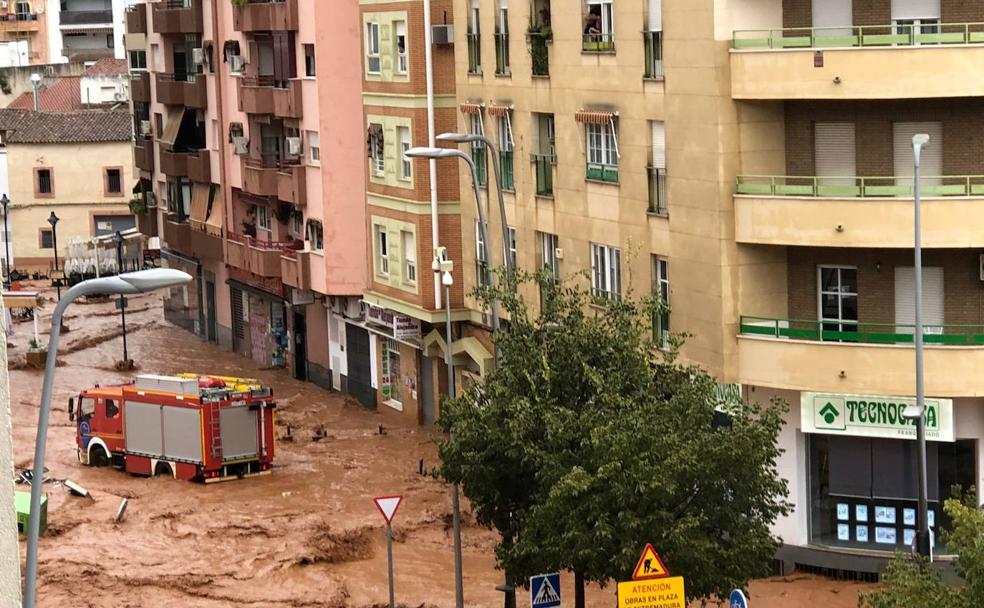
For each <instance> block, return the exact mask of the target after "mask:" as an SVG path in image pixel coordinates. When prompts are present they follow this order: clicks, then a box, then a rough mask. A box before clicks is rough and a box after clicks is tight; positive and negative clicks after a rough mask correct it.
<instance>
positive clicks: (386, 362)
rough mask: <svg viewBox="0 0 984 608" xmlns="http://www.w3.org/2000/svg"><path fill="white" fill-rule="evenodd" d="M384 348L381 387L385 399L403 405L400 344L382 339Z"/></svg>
mask: <svg viewBox="0 0 984 608" xmlns="http://www.w3.org/2000/svg"><path fill="white" fill-rule="evenodd" d="M380 343H381V346H382V349H381V350H382V369H381V370H380V371H382V375H383V377H382V378H381V380H382V381H381V382H380V385H381V386H382V390H383V399H385V400H386V401H392V402H394V403H396V404H399V403H401V401H402V396H401V391H400V384H401V382H402V374H401V371H400V343H399V342H397V341H396V340H391V339H389V338H380Z"/></svg>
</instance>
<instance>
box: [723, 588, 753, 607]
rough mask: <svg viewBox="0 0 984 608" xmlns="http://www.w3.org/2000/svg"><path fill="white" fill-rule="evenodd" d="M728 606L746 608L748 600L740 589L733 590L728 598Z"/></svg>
mask: <svg viewBox="0 0 984 608" xmlns="http://www.w3.org/2000/svg"><path fill="white" fill-rule="evenodd" d="M728 606H730V607H731V608H748V598H747V597H745V593H744V592H743V591H742V590H741V589H735V590H734V591H732V592H731V596H730V597H728Z"/></svg>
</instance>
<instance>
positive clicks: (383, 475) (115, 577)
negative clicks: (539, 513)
mask: <svg viewBox="0 0 984 608" xmlns="http://www.w3.org/2000/svg"><path fill="white" fill-rule="evenodd" d="M52 308H53V305H49V306H47V307H46V309H45V310H44V311H42V316H41V327H42V331H43V333H45V334H46V332H47V330H46V329H44V328H45V326H46V324H47V323H48V316H47V315H48V314H50V311H51V309H52ZM66 325H67V326H68V328H69V330H70V331H69V332H68V333H66V334H63V337H62V345H61V349H60V353H62V354H61V356H60V357H59V367H58V370H57V373H56V378H55V389H54V396H53V401H52V405H53V411H52V419H51V430H50V435H49V440H48V454H47V460H46V463H47V466H48V468H49V469H50V471H49V473H48V475H49V477H50V478H52V479H54V480H60V479H66V478H67V479H71V480H73V481H75V482H76V483H79V484H81V485H82V486H84V487H85V488H87V489H88V490H89V491H90V493H91V498H78V497H74V496H70V495H69V494H68V492H67V490H66V489H65V488H64V486H62V485H61V484H59V483H57V482H54V483H49V484H46V486H45V489H46V492H47V494H48V496H49V510H48V533H47V534H46V535H45V536H44V537H42V539H41V545H40V552H39V555H40V564H39V572H40V582H39V590H38V598H39V601H38V605H39V606H42V607H52V608H54V607H59V608H60V607H64V606H72V607H100V608H102V607H113V608H128V607H134V608H136V607H148V608H151V607H152V608H179V607H180V608H188V607H208V608H211V607H218V606H256V607H264V608H266V607H269V608H282V607H333V608H334V607H337V608H341V607H369V606H377V605H378V606H383V605H385V603H386V599H387V587H386V550H385V533H384V528H383V520H382V517H381V516H380V514H379V512H378V511H377V510H376V508H375V506H374V504H373V502H372V497H373V496H382V495H392V494H403V495H404V496H405V497H406V498H405V501H404V503H403V505H402V506H401V507H400V509H399V511H398V513H397V515H396V519H395V522H394V535H395V541H396V542H395V545H394V561H395V571H396V597H397V602H398V604H401V605H405V606H414V607H417V606H420V607H423V606H427V607H430V606H440V607H442V608H443V607H451V606H453V605H454V581H453V561H452V554H451V536H450V520H451V518H450V511H451V507H450V497H449V493H448V488H447V486H445V485H444V484H442V483H440V482H438V481H437V480H435V479H432V478H431V477H428V476H421V475H420V474H419V472H418V467H419V462H420V461H421V460H423V461H424V466H425V468H428V467H431V466H433V465H434V464H435V463H436V448H435V446H434V443H433V440H432V431H430V430H428V429H423V428H418V427H409V426H407V425H406V424H405V423H403V422H402V421H400V420H399V419H398V418H397V417H396V416H395V415H390V414H387V413H386V412H372V411H368V410H366V409H364V408H362V407H361V406H359V405H358V404H357V403H355V402H354V401H352V400H350V399H348V398H346V397H344V396H341V395H338V394H334V393H329V392H326V391H323V390H321V389H319V388H317V387H315V386H314V385H312V384H308V383H302V382H297V381H294V380H291V379H290V378H288V377H287V374H286V373H285V372H284V371H283V370H267V369H260V368H258V367H257V366H256V365H255V364H253V363H252V362H251V361H249V360H246V359H243V358H241V357H239V356H236V355H233V354H231V353H228V352H225V351H222V350H220V349H219V348H217V347H215V346H213V345H210V344H207V343H204V342H202V341H201V340H200V339H198V338H196V337H195V336H193V335H191V334H190V333H188V332H185V331H184V330H182V329H179V328H176V327H174V326H172V325H170V324H168V323H167V322H166V321H164V320H163V314H162V309H161V303H160V297H159V296H156V295H147V296H141V297H136V298H131V301H130V306H129V307H128V309H127V327H128V330H129V331H128V346H129V350H130V356H131V357H132V358H133V359H134V360H135V361H136V362H137V364H138V365H139V367H140V369H139V370H138V371H140V372H148V373H162V374H167V373H176V372H183V371H192V372H199V373H212V374H220V375H238V376H251V377H257V378H260V379H261V380H262V381H263V382H264V384H268V385H270V386H272V387H273V388H274V393H275V396H276V398H277V402H278V410H277V418H276V423H277V432H278V438H279V439H278V443H277V446H276V447H277V454H276V460H275V463H274V464H275V468H274V471H273V474H272V475H270V476H266V477H260V478H254V479H248V480H243V481H234V482H229V483H220V484H214V485H208V486H206V485H203V484H195V483H190V482H184V481H176V480H173V479H165V478H150V479H149V478H139V477H133V476H130V475H128V474H126V473H123V472H121V471H117V470H115V469H94V468H88V467H83V466H81V465H80V464H79V463H78V460H77V458H76V452H75V430H74V425H72V424H71V423H69V421H68V414H67V408H66V405H67V401H68V398H69V397H71V396H72V395H73V394H77V392H78V391H79V390H80V389H81V388H83V387H86V386H91V385H93V384H96V383H99V384H112V383H118V382H126V381H128V380H129V378H130V374H129V373H125V374H124V373H120V372H117V371H116V370H115V362H116V361H117V360H118V359H120V358H121V357H122V354H121V349H122V347H121V340H120V338H119V333H120V329H119V317H118V315H117V313H116V312H115V311H114V307H113V303H112V302H104V303H97V304H79V305H73V306H72V307H71V308H70V309H69V315H68V320H67V322H66ZM15 329H16V334H15V335H14V337H13V338H12V340H11V342H12V343H13V345H14V346H13V348H12V349H11V350H10V353H9V357H10V367H11V372H10V381H11V411H12V414H13V416H14V450H15V453H14V461H15V465H16V466H17V467H28V466H30V464H31V459H32V457H33V446H34V439H35V433H36V425H37V413H38V403H39V401H40V392H41V379H42V373H41V372H40V371H39V370H31V369H27V368H26V366H25V365H23V358H24V352H25V351H26V349H27V344H28V341H29V339H30V336H31V324H30V323H29V322H24V323H18V324H16V326H15ZM46 341H47V336H46V335H44V336H42V342H46ZM287 425H289V426H290V428H291V438H290V439H289V440H288V439H287V438H286V437H285V436H286V433H287ZM321 425H323V426H324V428H325V429H326V431H327V434H328V436H327V438H325V439H322V440H320V441H316V440H315V434H316V432H317V430H318V428H319V427H320V426H321ZM380 425H382V427H383V434H380V433H379V427H380ZM25 489H26V488H25ZM122 498H127V499H128V500H129V505H128V508H127V512H126V517H125V519H124V520H123V521H122V522H121V523H115V522H114V515H115V514H116V510H117V508H118V506H119V503H120V501H121V499H122ZM464 519H465V523H466V524H468V523H469V522H470V521H471V519H470V517H469V513H468V512H467V509H466V512H465V514H464ZM463 539H464V542H463V544H464V572H465V597H466V605H467V606H469V607H484V606H488V607H492V606H500V605H501V603H502V601H501V595H500V594H499V593H498V592H496V591H495V589H494V587H495V585H496V584H497V583H499V582H501V580H502V577H501V574H500V573H499V572H497V571H496V570H495V563H494V556H493V548H494V546H495V536H494V534H493V533H492V532H491V531H488V530H484V529H482V528H477V527H473V526H471V525H467V526H466V527H465V529H464V532H463ZM23 546H24V545H23V543H22V544H21V547H22V551H23ZM640 548H641V547H640ZM563 579H564V589H563V592H564V594H565V595H566V596H567V597H569V598H570V597H572V596H573V590H572V589H571V588H570V585H571V579H572V577H570V576H565V577H563ZM863 588H865V587H864V586H861V585H857V584H854V583H845V582H837V581H829V580H826V579H821V578H816V577H810V576H793V577H786V578H774V579H767V580H765V581H756V582H754V583H753V584H752V587H751V599H752V602H753V603H754V605H755V606H756V608H779V607H780V606H781V607H783V608H791V607H798V606H804V607H805V606H825V607H829V608H841V607H843V608H847V607H853V606H856V605H857V591H858V590H859V589H863ZM522 593H523V592H522V591H521V592H520V597H519V602H518V604H519V606H528V605H529V600H528V596H523V595H522ZM588 605H589V606H614V605H615V600H614V588H612V587H608V588H606V589H598V588H596V587H592V588H590V589H589V593H588Z"/></svg>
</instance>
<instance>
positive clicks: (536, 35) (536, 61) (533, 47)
mask: <svg viewBox="0 0 984 608" xmlns="http://www.w3.org/2000/svg"><path fill="white" fill-rule="evenodd" d="M526 36H527V37H528V38H529V41H530V56H531V57H532V62H533V75H534V76H549V75H550V45H549V44H548V42H549V41H550V40H551V34H546V33H543V32H529V33H528V34H526Z"/></svg>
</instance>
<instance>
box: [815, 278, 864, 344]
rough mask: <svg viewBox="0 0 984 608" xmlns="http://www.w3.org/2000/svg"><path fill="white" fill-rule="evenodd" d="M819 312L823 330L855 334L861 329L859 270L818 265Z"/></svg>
mask: <svg viewBox="0 0 984 608" xmlns="http://www.w3.org/2000/svg"><path fill="white" fill-rule="evenodd" d="M817 281H818V282H819V289H818V290H817V291H818V296H819V299H820V302H819V305H818V309H819V312H820V315H819V317H820V322H821V325H822V328H823V331H834V332H841V331H855V330H857V326H858V269H857V268H855V267H853V266H819V267H817Z"/></svg>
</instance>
